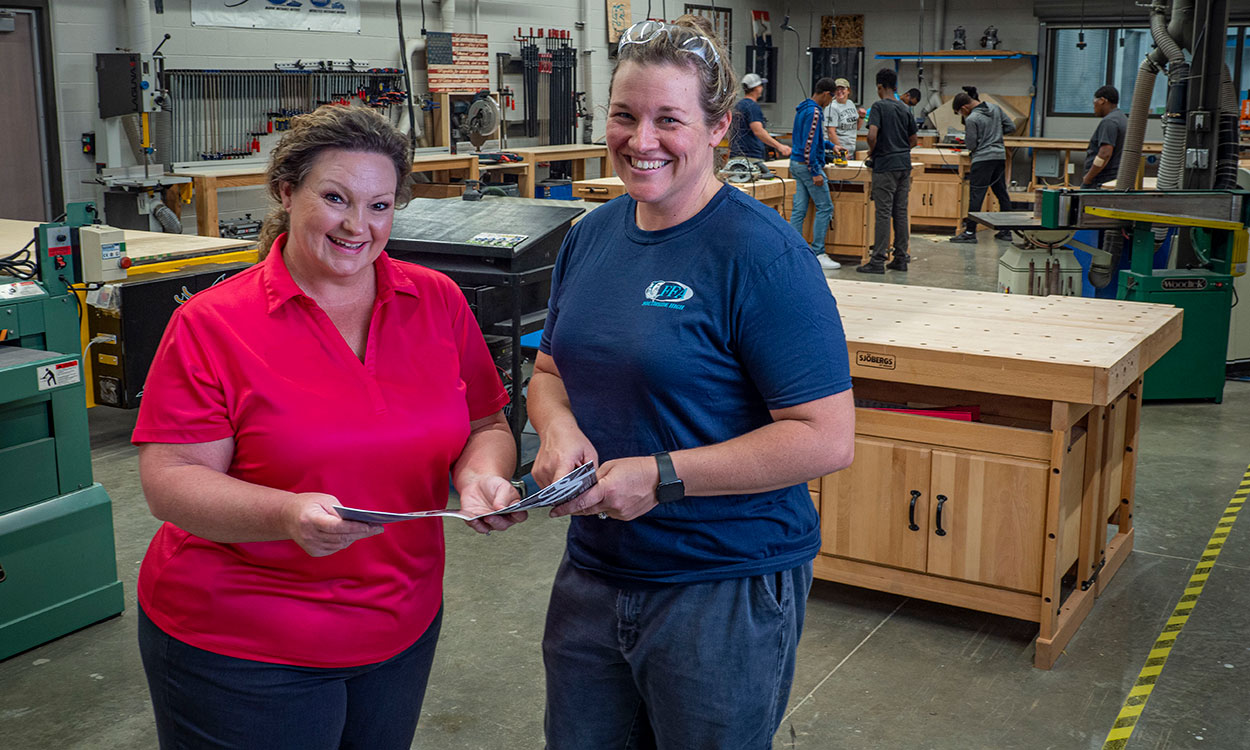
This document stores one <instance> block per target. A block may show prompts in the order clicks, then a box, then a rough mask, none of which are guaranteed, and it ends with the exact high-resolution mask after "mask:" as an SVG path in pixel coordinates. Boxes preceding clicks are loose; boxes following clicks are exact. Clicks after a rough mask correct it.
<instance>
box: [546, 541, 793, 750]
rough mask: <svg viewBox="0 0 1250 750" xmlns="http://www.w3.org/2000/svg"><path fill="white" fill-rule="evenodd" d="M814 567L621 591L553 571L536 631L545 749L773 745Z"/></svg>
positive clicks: (708, 749)
mask: <svg viewBox="0 0 1250 750" xmlns="http://www.w3.org/2000/svg"><path fill="white" fill-rule="evenodd" d="M811 585H812V564H811V563H810V562H809V563H806V564H804V565H800V566H798V567H796V568H793V569H791V570H786V571H781V572H778V573H769V574H766V575H759V576H751V577H747V578H731V579H728V580H723V581H709V582H704V583H689V584H673V585H669V586H664V587H662V588H655V589H621V588H618V587H616V586H613V585H612V584H610V583H608V582H607V581H605V580H603V579H602V578H600V577H598V576H596V575H593V574H590V573H587V572H585V571H582V570H579V569H577V568H576V567H574V566H573V565H572V564H571V563H570V562H569V560H568V557H567V556H566V557H565V559H564V561H563V562H562V563H561V564H560V570H559V571H558V572H557V573H556V580H555V584H554V585H553V586H552V590H551V604H550V605H549V606H548V608H547V630H546V633H545V634H544V635H543V662H544V663H545V665H546V667H547V717H546V724H545V729H546V734H547V748H548V750H592V749H593V750H598V749H599V748H615V749H618V750H652V749H655V748H659V749H661V750H771V748H772V746H773V735H774V734H776V732H777V727H778V726H779V725H780V724H781V718H782V717H783V716H784V715H785V710H786V702H787V700H788V699H789V696H790V684H791V682H792V681H793V679H794V654H795V648H796V647H797V645H798V642H799V635H800V634H801V632H802V630H803V616H804V613H805V611H806V606H807V594H808V591H809V590H810V589H811Z"/></svg>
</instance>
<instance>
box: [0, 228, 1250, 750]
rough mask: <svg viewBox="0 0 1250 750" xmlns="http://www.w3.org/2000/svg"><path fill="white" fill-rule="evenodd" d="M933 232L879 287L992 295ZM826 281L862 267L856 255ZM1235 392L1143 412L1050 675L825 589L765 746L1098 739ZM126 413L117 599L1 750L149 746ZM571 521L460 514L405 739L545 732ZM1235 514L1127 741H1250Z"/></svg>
mask: <svg viewBox="0 0 1250 750" xmlns="http://www.w3.org/2000/svg"><path fill="white" fill-rule="evenodd" d="M941 240H942V238H941V237H938V236H932V235H930V236H923V235H922V236H919V237H917V238H916V239H915V242H914V253H915V260H913V261H912V265H911V271H910V273H908V274H906V275H902V274H894V273H890V274H887V275H886V276H885V277H884V278H882V277H875V279H874V280H882V281H885V282H889V283H913V284H924V285H929V286H944V287H958V288H968V289H981V290H993V289H994V288H995V274H996V264H997V256H998V252H999V251H1000V250H1001V249H1002V247H1003V245H1002V244H1001V243H998V242H995V241H993V240H992V239H990V238H989V237H988V236H987V235H983V238H982V240H981V244H980V245H978V246H972V247H970V246H968V245H950V244H947V243H945V242H943V241H941ZM829 273H830V276H836V277H838V278H857V277H858V278H859V279H860V280H862V279H864V277H863V276H862V275H858V274H856V273H855V272H854V269H853V268H852V267H850V265H849V264H848V266H847V267H846V268H843V269H842V270H840V271H834V272H829ZM1225 393H1226V397H1225V401H1224V403H1223V404H1222V405H1215V404H1162V405H1159V404H1152V405H1148V406H1147V408H1146V409H1145V411H1144V417H1143V438H1142V441H1141V446H1140V452H1139V472H1138V492H1137V512H1136V514H1135V521H1136V524H1137V537H1136V549H1135V551H1134V553H1133V554H1132V555H1131V556H1130V558H1129V560H1128V562H1127V563H1126V564H1125V565H1124V567H1123V568H1122V569H1121V570H1120V572H1119V574H1118V575H1117V577H1116V579H1115V581H1114V583H1113V585H1112V586H1111V587H1110V589H1109V591H1108V592H1107V593H1106V594H1105V595H1104V596H1103V597H1102V598H1101V599H1099V600H1098V603H1097V604H1096V606H1095V608H1094V610H1093V613H1092V614H1091V615H1090V616H1089V618H1088V619H1087V620H1086V622H1085V624H1084V626H1083V627H1082V628H1081V629H1080V631H1079V632H1078V633H1077V635H1076V637H1075V638H1074V639H1073V641H1072V642H1071V644H1070V645H1069V647H1068V650H1067V653H1066V654H1065V655H1064V656H1063V657H1062V658H1061V659H1060V660H1059V662H1058V663H1057V664H1056V666H1055V668H1054V669H1053V670H1051V671H1040V670H1036V669H1033V667H1032V659H1033V647H1032V644H1031V639H1032V637H1033V635H1035V634H1036V626H1035V625H1030V624H1029V623H1026V622H1022V621H1017V620H1012V619H1008V618H1004V617H997V616H993V615H988V614H983V613H979V612H973V611H969V610H963V609H958V608H954V607H947V606H943V605H937V604H931V603H927V602H923V601H918V600H914V599H907V598H903V597H898V596H893V595H889V594H883V593H877V592H872V591H867V590H863V589H857V588H852V587H849V586H842V585H837V584H831V583H825V582H817V583H816V584H815V586H814V587H813V590H812V594H811V599H810V602H809V604H808V614H807V624H806V630H805V632H804V637H803V641H802V644H801V645H800V647H799V656H798V669H797V674H796V677H795V682H794V688H793V693H792V695H791V700H790V705H791V710H790V712H789V714H788V715H787V716H786V718H785V720H784V722H783V723H782V726H781V730H780V732H779V733H778V735H777V738H776V741H775V744H774V747H775V748H778V749H781V748H787V749H788V748H822V749H823V748H846V749H848V750H849V749H857V748H864V749H874V750H875V749H877V748H908V749H910V748H959V749H961V750H964V749H969V748H994V749H999V748H1029V749H1033V748H1038V749H1040V748H1063V749H1069V748H1100V747H1101V746H1102V743H1103V740H1104V738H1105V737H1106V734H1107V732H1108V730H1109V729H1110V727H1111V726H1112V723H1113V722H1114V721H1115V718H1116V715H1117V714H1118V712H1119V710H1120V706H1121V704H1122V702H1123V700H1124V698H1125V696H1126V695H1127V694H1128V690H1129V688H1130V686H1131V685H1132V684H1133V682H1134V680H1135V679H1136V677H1137V674H1138V671H1139V670H1140V669H1141V667H1142V664H1143V662H1144V661H1145V659H1146V655H1147V653H1148V652H1149V650H1150V648H1151V645H1152V643H1153V641H1154V639H1155V637H1156V636H1157V634H1158V633H1159V630H1160V629H1161V627H1162V626H1163V624H1164V622H1165V621H1166V619H1167V618H1168V616H1169V614H1170V612H1171V610H1172V608H1173V606H1175V604H1176V602H1177V600H1178V598H1179V597H1180V596H1181V592H1182V589H1183V587H1184V584H1185V582H1186V580H1187V579H1188V577H1189V575H1190V574H1191V572H1192V570H1193V568H1194V565H1195V561H1196V560H1197V558H1198V557H1199V555H1200V554H1201V551H1202V549H1203V547H1204V546H1205V545H1206V542H1207V539H1208V537H1209V536H1210V534H1211V532H1212V531H1213V530H1214V527H1215V524H1216V522H1217V520H1218V519H1219V517H1220V515H1221V514H1222V511H1223V509H1224V507H1225V505H1226V504H1227V502H1228V500H1229V498H1230V497H1231V496H1232V493H1233V492H1234V490H1235V489H1236V488H1237V485H1238V483H1239V481H1240V479H1241V476H1242V472H1243V471H1244V470H1245V469H1246V463H1247V461H1248V460H1250V450H1248V443H1250V439H1248V438H1247V435H1248V434H1250V384H1247V383H1241V382H1230V383H1228V387H1227V389H1226V391H1225ZM133 422H134V414H133V413H129V412H121V411H117V410H112V409H108V408H103V407H102V408H98V409H93V410H92V412H91V431H92V444H93V446H94V450H93V459H94V466H95V477H96V480H97V481H99V482H100V483H102V484H103V485H104V486H105V487H106V488H107V489H108V491H109V493H110V495H111V496H112V499H113V511H114V518H115V525H116V532H117V545H118V547H117V560H118V570H119V575H120V578H121V580H122V581H123V582H124V584H125V588H126V597H127V602H126V611H125V612H124V613H123V614H122V615H121V616H120V617H116V618H113V619H111V620H108V621H105V622H101V623H98V624H96V625H93V626H91V627H88V628H85V629H83V630H81V631H78V632H77V633H73V634H71V635H68V636H66V637H64V638H60V639H58V640H56V641H54V642H52V643H48V644H46V645H44V646H40V647H38V648H36V649H33V650H30V651H27V652H25V653H23V654H19V655H17V656H15V657H12V658H10V659H8V660H5V661H3V662H0V748H5V749H10V748H11V749H13V750H18V749H20V750H41V749H45V748H46V749H49V750H52V749H55V750H70V749H71V748H92V749H96V748H149V747H155V731H154V728H153V721H152V715H151V708H150V705H149V703H148V696H147V687H146V684H145V682H144V678H143V672H142V669H141V667H140V664H139V656H138V652H137V647H136V645H135V610H134V591H135V577H136V575H137V573H138V569H139V561H140V560H141V559H142V557H143V553H144V550H145V549H146V546H147V543H148V540H149V539H150V538H151V536H152V534H153V533H154V531H155V530H156V527H157V523H156V521H155V520H154V519H153V518H152V517H151V516H150V515H149V514H148V512H147V507H146V505H145V504H144V501H143V497H142V494H141V492H140V489H139V481H138V473H137V467H136V461H135V450H134V448H133V447H131V446H130V445H129V443H128V439H129V433H130V430H131V429H132V427H133ZM1247 523H1250V522H1247ZM565 524H566V521H562V520H560V521H557V520H551V519H549V518H546V517H542V516H535V517H534V518H532V519H531V520H530V521H529V522H527V523H525V524H522V525H521V526H518V527H516V528H514V529H512V530H510V531H508V532H506V533H503V534H493V535H491V536H490V537H489V538H487V537H483V536H479V535H477V534H474V533H471V532H469V531H468V530H467V529H465V528H464V526H463V525H462V524H461V523H460V522H458V521H449V522H447V529H446V537H447V547H448V565H447V579H446V581H447V586H446V592H447V593H446V619H445V621H444V626H443V636H442V640H441V642H440V644H439V650H438V655H437V658H436V660H435V664H434V671H433V675H432V677H431V682H430V690H429V695H428V696H427V698H426V702H425V706H424V710H423V712H422V718H421V725H420V727H419V728H418V731H417V740H416V743H415V744H414V745H413V747H421V748H438V749H439V750H459V749H462V748H463V749H468V748H508V749H511V748H539V747H541V746H542V742H543V739H542V711H543V687H542V686H543V673H542V664H541V657H540V654H539V646H538V642H539V638H540V637H541V632H542V625H543V617H544V610H545V607H546V602H547V594H548V589H549V586H550V582H551V577H552V575H553V573H554V570H555V567H556V563H557V562H558V560H559V558H560V555H561V550H562V545H563V538H564V533H565ZM1243 525H1244V524H1238V525H1237V526H1234V528H1233V530H1232V534H1231V536H1230V538H1229V541H1228V544H1227V545H1226V546H1225V549H1224V552H1223V554H1222V556H1221V557H1220V558H1219V563H1218V565H1217V566H1216V568H1215V570H1214V572H1213V573H1212V575H1211V577H1210V580H1209V582H1208V585H1207V588H1206V591H1205V593H1204V594H1203V596H1202V598H1201V599H1200V601H1199V602H1198V605H1197V608H1196V610H1195V612H1194V614H1193V616H1192V617H1191V618H1190V620H1189V623H1188V625H1187V627H1186V628H1185V630H1184V632H1183V634H1182V635H1181V637H1180V639H1179V641H1178V642H1177V645H1176V647H1175V649H1174V650H1173V652H1172V655H1171V659H1170V660H1169V661H1168V663H1167V666H1166V668H1165V669H1164V671H1163V673H1162V675H1161V676H1160V677H1159V680H1158V683H1157V687H1156V689H1155V691H1154V694H1153V696H1152V697H1151V699H1150V702H1149V704H1148V706H1147V708H1146V710H1145V713H1144V714H1143V717H1142V719H1141V721H1140V722H1139V724H1138V728H1137V731H1136V733H1135V734H1134V736H1133V738H1132V740H1131V741H1130V743H1129V747H1130V748H1155V749H1160V748H1204V749H1208V750H1211V749H1216V748H1218V749H1221V750H1222V749H1224V748H1228V749H1230V750H1231V749H1233V748H1247V747H1250V724H1248V723H1247V721H1246V711H1245V708H1244V706H1245V700H1244V696H1245V695H1246V693H1247V692H1250V638H1248V634H1247V628H1246V618H1247V615H1246V612H1248V611H1250V544H1248V543H1247V540H1246V530H1245V529H1244V528H1242V526H1243ZM587 708H588V710H593V708H594V707H593V706H588V707H587ZM592 750H597V749H592Z"/></svg>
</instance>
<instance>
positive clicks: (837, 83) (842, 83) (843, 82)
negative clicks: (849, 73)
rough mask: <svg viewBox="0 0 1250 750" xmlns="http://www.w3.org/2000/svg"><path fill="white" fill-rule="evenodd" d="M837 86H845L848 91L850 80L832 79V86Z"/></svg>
mask: <svg viewBox="0 0 1250 750" xmlns="http://www.w3.org/2000/svg"><path fill="white" fill-rule="evenodd" d="M839 86H842V87H843V88H845V89H846V90H847V91H850V90H851V82H850V81H848V80H846V79H845V78H839V79H837V80H836V81H834V82H833V87H834V88H835V89H836V88H837V87H839Z"/></svg>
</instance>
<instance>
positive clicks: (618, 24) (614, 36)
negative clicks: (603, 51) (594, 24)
mask: <svg viewBox="0 0 1250 750" xmlns="http://www.w3.org/2000/svg"><path fill="white" fill-rule="evenodd" d="M607 4H608V5H607V7H608V42H609V43H611V44H616V43H617V42H618V41H620V39H621V34H622V32H624V31H625V29H628V28H629V23H630V21H629V19H630V12H629V0H607Z"/></svg>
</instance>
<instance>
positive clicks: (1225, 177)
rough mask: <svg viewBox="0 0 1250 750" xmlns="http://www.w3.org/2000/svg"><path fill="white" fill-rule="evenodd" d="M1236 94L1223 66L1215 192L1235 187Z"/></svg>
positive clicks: (1231, 80) (1236, 141)
mask: <svg viewBox="0 0 1250 750" xmlns="http://www.w3.org/2000/svg"><path fill="white" fill-rule="evenodd" d="M1237 118H1238V107H1237V92H1236V91H1234V90H1233V79H1232V76H1230V75H1229V73H1228V66H1227V65H1225V66H1224V69H1223V71H1222V75H1221V76H1220V117H1219V131H1218V132H1219V141H1217V143H1218V144H1219V145H1218V146H1217V147H1216V152H1215V153H1216V159H1215V184H1214V185H1212V187H1213V188H1214V189H1216V190H1233V189H1236V187H1237V157H1238V140H1239V139H1240V137H1241V136H1240V133H1238V130H1237Z"/></svg>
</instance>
